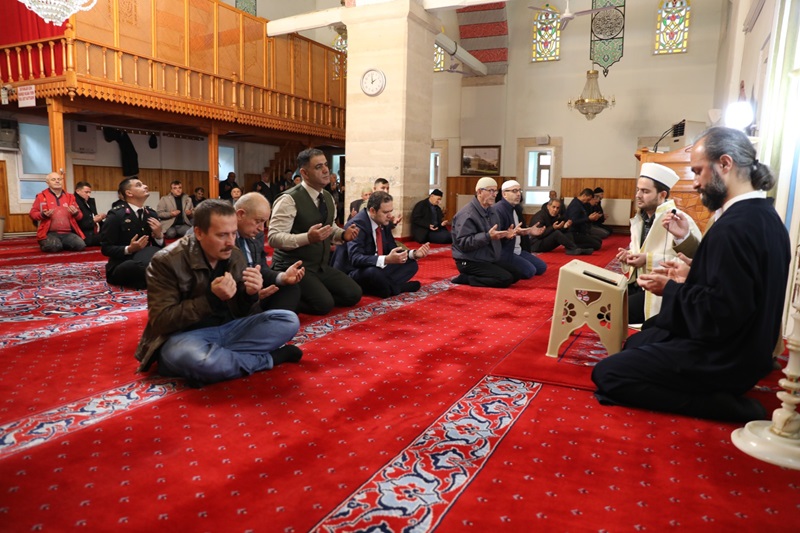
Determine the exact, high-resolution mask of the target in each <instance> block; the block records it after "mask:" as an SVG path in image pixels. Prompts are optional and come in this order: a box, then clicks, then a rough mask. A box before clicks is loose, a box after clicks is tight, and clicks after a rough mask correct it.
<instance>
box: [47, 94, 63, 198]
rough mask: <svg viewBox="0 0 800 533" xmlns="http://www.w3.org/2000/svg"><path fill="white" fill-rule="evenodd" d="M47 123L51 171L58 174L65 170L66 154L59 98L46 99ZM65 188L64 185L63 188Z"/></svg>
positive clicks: (61, 107) (61, 108) (61, 106)
mask: <svg viewBox="0 0 800 533" xmlns="http://www.w3.org/2000/svg"><path fill="white" fill-rule="evenodd" d="M47 121H48V124H49V126H50V159H51V161H52V164H53V168H52V170H53V171H54V172H60V171H61V170H62V169H66V168H67V153H66V150H65V148H64V106H63V105H62V102H61V99H60V98H47ZM66 186H67V184H66V183H64V187H65V188H66Z"/></svg>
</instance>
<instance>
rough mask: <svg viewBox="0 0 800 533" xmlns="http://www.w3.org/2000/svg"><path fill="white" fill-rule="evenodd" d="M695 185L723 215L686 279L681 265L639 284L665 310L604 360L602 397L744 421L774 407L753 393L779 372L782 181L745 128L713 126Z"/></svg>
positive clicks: (703, 143)
mask: <svg viewBox="0 0 800 533" xmlns="http://www.w3.org/2000/svg"><path fill="white" fill-rule="evenodd" d="M691 168H692V171H693V172H694V174H695V180H694V188H695V189H696V190H697V191H698V192H700V193H701V195H702V196H701V198H702V201H703V205H705V206H706V207H707V208H708V209H709V210H711V211H716V210H717V209H720V208H721V209H722V214H721V216H720V217H719V218H718V220H717V221H716V222H715V223H714V225H713V226H712V227H711V228H710V229H709V230H708V232H707V233H706V235H705V237H704V238H703V240H702V241H701V243H700V247H699V248H698V250H697V253H696V254H695V256H694V259H693V261H692V264H691V269H690V270H689V272H688V275H687V277H686V279H685V281H684V282H683V283H679V282H678V281H679V280H677V278H676V276H675V275H674V273H673V272H672V270H671V269H668V270H667V271H666V272H664V273H661V274H657V273H652V274H643V275H642V276H640V278H639V284H640V285H642V287H643V288H645V289H646V290H649V291H651V292H653V293H654V294H658V295H663V297H664V298H663V302H662V305H661V312H660V313H659V314H658V315H656V316H655V317H654V318H653V319H651V320H650V321H648V323H646V326H649V327H646V328H645V329H643V331H642V332H641V333H637V334H636V335H633V336H632V337H630V338H629V339H628V341H627V342H626V343H625V346H624V347H623V350H622V351H621V352H620V353H618V354H615V355H612V356H610V357H608V358H606V359H605V360H603V361H601V362H600V363H598V364H597V366H596V367H595V368H594V371H593V372H592V380H593V381H594V383H595V385H597V392H595V396H596V397H597V398H598V400H599V401H600V402H601V403H603V404H612V405H614V404H616V405H627V406H631V407H643V408H645V409H652V410H657V411H667V412H673V413H678V414H683V415H688V416H694V417H699V418H708V419H713V420H726V421H737V422H744V421H749V420H755V419H764V418H766V417H767V412H766V410H765V409H764V407H763V406H762V405H761V404H760V403H759V402H758V400H755V399H753V398H748V397H745V396H744V394H745V393H746V392H747V391H749V390H750V389H751V388H752V387H753V386H754V385H755V384H756V383H757V382H758V380H760V379H762V378H763V377H765V376H766V375H767V374H769V373H770V371H771V370H772V353H773V349H774V348H775V345H776V341H777V340H778V336H779V335H780V331H781V320H782V316H783V303H784V296H785V291H786V281H787V277H788V273H789V263H790V245H789V236H788V233H787V231H786V227H785V226H784V224H783V222H781V219H780V217H779V216H778V213H777V212H776V211H775V209H774V207H773V206H772V203H771V202H770V201H769V200H768V199H767V198H766V195H765V193H764V191H767V190H769V189H771V188H772V187H773V186H774V184H775V179H774V178H773V176H772V174H771V173H770V171H769V168H767V167H766V166H765V165H764V164H762V163H760V162H758V160H757V159H756V153H755V149H754V148H753V145H752V144H751V143H750V141H749V140H748V138H747V137H746V136H745V135H744V134H743V133H742V132H740V131H738V130H733V129H730V128H712V129H710V130H708V131H707V132H706V133H705V134H703V136H702V137H701V138H700V140H699V141H697V142H696V143H695V144H694V146H693V147H692V152H691Z"/></svg>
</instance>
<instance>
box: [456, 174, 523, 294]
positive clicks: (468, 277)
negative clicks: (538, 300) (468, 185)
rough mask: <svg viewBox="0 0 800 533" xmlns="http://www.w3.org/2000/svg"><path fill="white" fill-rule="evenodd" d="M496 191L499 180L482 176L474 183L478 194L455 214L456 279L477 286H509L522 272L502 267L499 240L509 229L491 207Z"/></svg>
mask: <svg viewBox="0 0 800 533" xmlns="http://www.w3.org/2000/svg"><path fill="white" fill-rule="evenodd" d="M496 195H497V182H496V181H495V180H493V179H492V178H481V179H479V180H478V183H477V184H476V185H475V198H473V199H472V200H471V201H470V203H468V204H467V205H465V206H464V207H463V208H462V209H461V210H460V211H459V212H458V213H456V216H455V217H453V259H454V260H455V262H456V268H458V271H459V272H460V274H459V275H458V276H457V277H455V278H453V283H459V284H463V285H472V286H474V287H499V288H504V287H508V286H509V285H511V284H512V283H514V282H515V281H517V280H518V279H519V276H518V275H517V274H516V273H514V272H511V271H510V270H508V269H507V268H503V267H502V266H501V265H500V264H499V263H498V262H499V261H500V251H501V250H500V240H501V239H505V238H508V236H509V229H510V231H511V234H512V235H513V231H514V228H513V226H512V227H510V228H503V227H500V225H499V220H498V217H497V214H496V213H495V212H494V210H492V209H491V207H492V205H494V198H495V196H496Z"/></svg>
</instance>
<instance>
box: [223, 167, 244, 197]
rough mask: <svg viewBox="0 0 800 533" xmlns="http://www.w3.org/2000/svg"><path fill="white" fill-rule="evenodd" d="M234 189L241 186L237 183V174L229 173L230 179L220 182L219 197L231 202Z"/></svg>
mask: <svg viewBox="0 0 800 533" xmlns="http://www.w3.org/2000/svg"><path fill="white" fill-rule="evenodd" d="M234 187H239V184H238V183H236V173H235V172H228V177H227V178H226V179H224V180H223V181H220V182H219V197H220V198H222V199H223V200H230V199H231V190H232V189H233V188H234Z"/></svg>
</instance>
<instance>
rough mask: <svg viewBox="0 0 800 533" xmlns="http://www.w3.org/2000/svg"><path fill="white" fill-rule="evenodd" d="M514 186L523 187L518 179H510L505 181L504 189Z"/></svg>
mask: <svg viewBox="0 0 800 533" xmlns="http://www.w3.org/2000/svg"><path fill="white" fill-rule="evenodd" d="M514 187H516V188H518V189H521V188H522V185H520V184H519V182H518V181H517V180H508V181H504V182H503V190H504V191H505V190H506V189H513V188H514Z"/></svg>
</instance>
